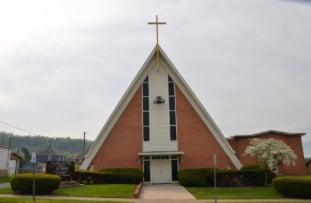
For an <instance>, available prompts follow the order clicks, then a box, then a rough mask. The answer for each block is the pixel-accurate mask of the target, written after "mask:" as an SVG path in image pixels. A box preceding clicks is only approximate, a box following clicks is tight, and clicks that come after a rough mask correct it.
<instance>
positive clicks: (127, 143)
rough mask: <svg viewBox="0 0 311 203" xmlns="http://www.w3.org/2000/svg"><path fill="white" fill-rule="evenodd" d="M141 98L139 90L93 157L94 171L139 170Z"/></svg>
mask: <svg viewBox="0 0 311 203" xmlns="http://www.w3.org/2000/svg"><path fill="white" fill-rule="evenodd" d="M141 97H142V95H141V88H139V90H138V91H137V92H136V93H135V95H134V97H133V98H132V100H131V101H130V103H129V104H128V106H127V107H126V109H125V111H124V112H123V114H122V115H121V117H120V118H119V120H118V122H117V123H116V124H115V126H114V127H113V128H112V130H111V132H110V134H109V135H108V137H107V138H106V140H105V142H104V144H103V145H102V146H101V148H100V150H99V151H98V153H97V154H96V156H95V157H94V159H93V162H92V163H93V166H94V169H104V168H141V164H140V162H139V157H138V153H139V152H141V151H142V120H141V119H142V106H141V105H142V102H141V101H142V98H141Z"/></svg>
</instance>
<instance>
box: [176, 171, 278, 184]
mask: <svg viewBox="0 0 311 203" xmlns="http://www.w3.org/2000/svg"><path fill="white" fill-rule="evenodd" d="M213 176H214V169H212V168H200V169H185V170H180V171H179V172H178V181H179V183H180V184H181V185H184V186H198V187H200V186H213V185H214V177H213ZM274 177H275V174H274V173H273V172H272V171H270V170H269V169H265V168H262V167H259V166H250V167H244V168H242V169H241V170H239V171H236V170H218V169H217V175H216V181H217V186H264V185H266V184H270V183H271V182H272V179H273V178H274Z"/></svg>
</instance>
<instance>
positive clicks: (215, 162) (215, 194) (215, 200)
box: [213, 154, 217, 203]
mask: <svg viewBox="0 0 311 203" xmlns="http://www.w3.org/2000/svg"><path fill="white" fill-rule="evenodd" d="M213 162H214V202H215V203H217V193H216V186H217V184H216V181H217V179H216V167H217V155H216V154H213Z"/></svg>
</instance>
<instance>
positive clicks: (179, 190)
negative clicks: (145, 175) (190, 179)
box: [139, 184, 195, 200]
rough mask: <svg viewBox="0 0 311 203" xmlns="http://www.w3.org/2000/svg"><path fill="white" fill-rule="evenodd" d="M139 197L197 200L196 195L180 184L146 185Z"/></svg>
mask: <svg viewBox="0 0 311 203" xmlns="http://www.w3.org/2000/svg"><path fill="white" fill-rule="evenodd" d="M139 199H143V200H144V199H145V200H147V199H148V200H152V199H154V200H155V199H157V200H159V199H165V200H170V199H174V200H181V199H183V200H195V197H193V196H192V194H191V193H190V192H188V191H187V190H186V189H185V188H184V187H183V186H181V185H179V184H154V185H144V186H143V188H142V191H141V194H140V196H139Z"/></svg>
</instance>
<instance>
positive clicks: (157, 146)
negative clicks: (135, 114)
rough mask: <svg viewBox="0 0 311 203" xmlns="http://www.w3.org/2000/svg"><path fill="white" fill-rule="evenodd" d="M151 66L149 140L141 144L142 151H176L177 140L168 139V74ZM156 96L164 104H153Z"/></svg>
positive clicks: (149, 73) (149, 75)
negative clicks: (160, 98) (163, 100)
mask: <svg viewBox="0 0 311 203" xmlns="http://www.w3.org/2000/svg"><path fill="white" fill-rule="evenodd" d="M150 65H152V66H153V67H152V68H151V69H150V71H149V72H148V77H149V112H150V113H149V114H150V141H146V142H144V144H143V150H144V151H177V142H176V141H171V140H170V125H169V103H168V74H167V72H166V71H165V70H164V69H163V68H161V67H159V68H158V67H156V66H155V65H154V63H151V64H150ZM156 96H162V97H163V98H164V99H165V103H164V104H154V103H153V100H154V99H155V97H156Z"/></svg>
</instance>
